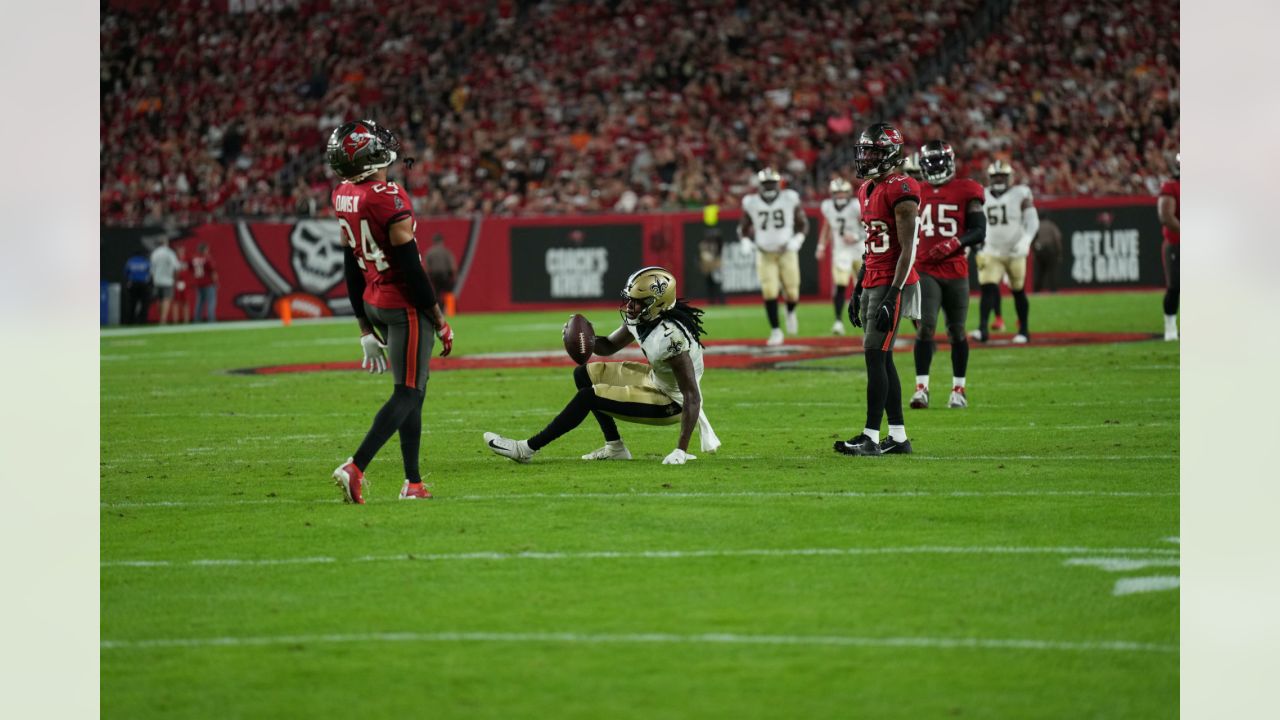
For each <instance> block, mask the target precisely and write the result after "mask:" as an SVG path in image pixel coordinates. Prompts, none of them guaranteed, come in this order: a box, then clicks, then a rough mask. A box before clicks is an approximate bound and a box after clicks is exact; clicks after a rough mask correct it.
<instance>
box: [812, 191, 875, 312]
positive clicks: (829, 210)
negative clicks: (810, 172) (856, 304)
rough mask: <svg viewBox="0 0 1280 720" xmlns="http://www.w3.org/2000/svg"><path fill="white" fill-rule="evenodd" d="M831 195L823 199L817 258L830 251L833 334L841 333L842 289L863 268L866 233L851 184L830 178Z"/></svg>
mask: <svg viewBox="0 0 1280 720" xmlns="http://www.w3.org/2000/svg"><path fill="white" fill-rule="evenodd" d="M829 188H830V190H831V197H829V198H827V199H826V200H823V201H822V205H821V212H822V230H821V231H819V232H818V249H817V250H816V251H815V254H816V255H817V257H818V260H822V256H823V255H825V254H826V251H827V246H828V245H831V246H833V250H832V253H831V279H832V281H833V284H834V285H835V292H834V293H833V295H832V302H833V303H834V305H835V310H836V322H835V324H834V325H832V326H831V332H832V333H833V334H835V335H843V334H844V322H843V318H844V306H845V291H846V290H848V288H849V286H850V285H852V284H853V278H855V277H857V275H858V271H859V270H861V269H862V253H863V251H864V250H865V244H866V240H867V233H866V231H865V230H863V228H862V210H861V209H860V208H859V207H858V203H856V202H854V200H853V185H851V184H850V183H849V181H848V180H845V179H844V178H840V177H837V178H832V180H831V184H830V186H829Z"/></svg>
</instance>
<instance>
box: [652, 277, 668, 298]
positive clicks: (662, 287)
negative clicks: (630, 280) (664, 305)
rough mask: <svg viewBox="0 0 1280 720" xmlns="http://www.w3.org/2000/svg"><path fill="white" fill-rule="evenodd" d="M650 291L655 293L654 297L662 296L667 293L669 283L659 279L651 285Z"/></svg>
mask: <svg viewBox="0 0 1280 720" xmlns="http://www.w3.org/2000/svg"><path fill="white" fill-rule="evenodd" d="M649 289H650V290H652V291H653V294H654V295H658V296H662V295H663V294H665V293H666V292H667V281H666V280H663V279H661V278H657V279H655V280H654V281H653V282H652V283H650V284H649Z"/></svg>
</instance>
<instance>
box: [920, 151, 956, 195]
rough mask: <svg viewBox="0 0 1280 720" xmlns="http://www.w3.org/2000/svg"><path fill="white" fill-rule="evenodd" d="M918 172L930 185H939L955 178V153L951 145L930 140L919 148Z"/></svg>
mask: <svg viewBox="0 0 1280 720" xmlns="http://www.w3.org/2000/svg"><path fill="white" fill-rule="evenodd" d="M920 172H921V173H922V174H923V175H924V179H925V180H928V181H929V184H930V185H941V184H943V183H945V182H947V181H948V180H950V179H951V178H953V177H955V176H956V152H955V150H952V149H951V143H948V142H945V141H942V140H930V141H929V142H927V143H925V144H924V147H923V148H920Z"/></svg>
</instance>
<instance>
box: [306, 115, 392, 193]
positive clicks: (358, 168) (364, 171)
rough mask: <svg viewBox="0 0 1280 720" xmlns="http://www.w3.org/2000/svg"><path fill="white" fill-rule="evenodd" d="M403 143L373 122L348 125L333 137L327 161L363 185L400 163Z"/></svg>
mask: <svg viewBox="0 0 1280 720" xmlns="http://www.w3.org/2000/svg"><path fill="white" fill-rule="evenodd" d="M399 150H400V141H399V140H397V139H396V136H395V135H393V134H392V133H391V131H390V130H387V129H386V128H384V127H381V126H380V125H378V124H377V123H375V122H373V121H372V120H357V121H355V122H349V123H344V124H343V125H341V126H339V127H338V128H337V129H336V130H334V131H333V134H332V135H330V136H329V143H328V146H327V147H326V149H325V158H326V159H327V160H328V161H329V167H331V168H333V171H334V172H335V173H337V174H338V175H339V176H340V177H342V178H344V179H346V180H350V181H352V182H359V181H361V180H364V179H365V178H367V177H369V176H370V175H373V174H374V173H376V172H377V171H379V170H381V169H382V168H385V167H387V166H388V165H390V164H391V163H393V162H395V161H396V157H397V153H398V151H399Z"/></svg>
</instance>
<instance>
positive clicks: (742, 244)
mask: <svg viewBox="0 0 1280 720" xmlns="http://www.w3.org/2000/svg"><path fill="white" fill-rule="evenodd" d="M738 247H739V248H740V249H741V250H742V254H743V255H747V254H751V253H754V252H755V249H756V244H755V243H753V242H751V238H749V237H746V236H745V235H744V236H743V237H740V238H738Z"/></svg>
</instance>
